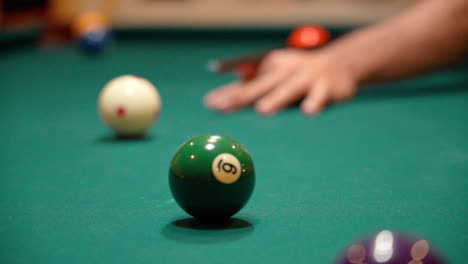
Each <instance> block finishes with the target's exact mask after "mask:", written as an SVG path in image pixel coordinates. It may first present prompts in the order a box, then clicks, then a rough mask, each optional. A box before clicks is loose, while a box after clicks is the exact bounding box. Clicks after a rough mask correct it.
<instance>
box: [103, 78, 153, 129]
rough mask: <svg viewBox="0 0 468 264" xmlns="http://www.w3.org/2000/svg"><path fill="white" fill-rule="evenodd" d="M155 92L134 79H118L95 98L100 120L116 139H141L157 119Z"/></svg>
mask: <svg viewBox="0 0 468 264" xmlns="http://www.w3.org/2000/svg"><path fill="white" fill-rule="evenodd" d="M161 107H162V102H161V97H160V96H159V92H158V89H157V88H156V86H154V85H153V84H152V83H151V82H150V81H149V80H147V79H145V78H143V77H140V76H136V75H129V74H126V75H121V76H118V77H115V78H114V79H112V80H110V81H109V82H108V83H107V84H106V85H104V87H103V88H102V90H101V92H100V94H99V98H98V110H99V115H100V117H101V119H102V120H103V121H104V123H105V124H106V125H108V126H109V127H110V128H111V129H112V130H113V131H114V132H115V134H116V135H118V136H120V137H141V136H143V135H144V134H145V132H146V131H147V130H148V129H149V128H150V127H151V125H153V124H154V123H155V122H156V121H157V120H158V118H159V114H160V112H161Z"/></svg>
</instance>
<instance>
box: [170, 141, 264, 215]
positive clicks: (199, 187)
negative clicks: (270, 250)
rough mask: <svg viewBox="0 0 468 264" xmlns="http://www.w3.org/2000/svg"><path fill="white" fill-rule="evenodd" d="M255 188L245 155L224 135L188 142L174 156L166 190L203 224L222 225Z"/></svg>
mask: <svg viewBox="0 0 468 264" xmlns="http://www.w3.org/2000/svg"><path fill="white" fill-rule="evenodd" d="M254 185H255V169H254V165H253V161H252V158H251V157H250V154H249V153H248V151H247V150H246V149H245V148H244V146H242V145H241V144H240V143H239V142H238V141H236V140H235V139H233V138H230V137H228V136H225V135H220V134H204V135H200V136H196V137H194V138H191V139H190V140H188V141H187V142H185V143H184V144H182V146H180V147H179V149H178V150H177V151H176V153H175V154H174V157H173V158H172V161H171V166H170V169H169V186H170V188H171V192H172V195H173V196H174V199H175V200H176V202H177V203H178V204H179V205H180V207H182V209H184V210H185V211H186V212H187V213H188V214H190V215H192V216H193V217H195V218H197V219H199V220H203V221H222V220H226V219H229V218H230V217H231V216H233V215H234V214H236V213H237V212H238V211H239V210H241V209H242V207H243V206H244V205H245V204H246V203H247V201H248V200H249V198H250V196H251V195H252V192H253V189H254Z"/></svg>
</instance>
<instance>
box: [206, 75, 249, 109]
mask: <svg viewBox="0 0 468 264" xmlns="http://www.w3.org/2000/svg"><path fill="white" fill-rule="evenodd" d="M241 85H242V82H240V81H235V82H232V83H229V84H227V85H224V86H221V87H219V88H217V89H215V90H212V91H211V92H209V93H208V94H206V95H205V97H204V98H203V101H204V103H205V105H206V106H207V107H210V108H218V107H220V106H221V103H222V101H223V98H225V97H229V95H230V94H232V93H233V92H234V91H235V90H236V89H239V87H240V86H241Z"/></svg>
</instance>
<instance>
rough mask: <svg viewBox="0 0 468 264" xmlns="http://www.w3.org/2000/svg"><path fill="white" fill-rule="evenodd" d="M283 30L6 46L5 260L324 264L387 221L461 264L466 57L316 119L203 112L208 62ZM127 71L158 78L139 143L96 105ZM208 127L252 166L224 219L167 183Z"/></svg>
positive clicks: (259, 45)
mask: <svg viewBox="0 0 468 264" xmlns="http://www.w3.org/2000/svg"><path fill="white" fill-rule="evenodd" d="M344 31H346V29H337V30H335V31H334V34H335V35H339V34H341V33H342V32H344ZM286 36H287V30H283V29H278V30H262V31H256V30H234V29H231V30H219V29H213V30H174V29H165V30H152V29H144V30H143V29H139V30H132V29H130V30H120V31H116V32H115V41H114V43H113V45H112V46H111V47H109V49H108V50H106V51H105V52H103V53H101V54H97V55H88V54H86V53H84V52H83V51H82V50H80V49H79V48H77V47H76V45H74V44H73V43H67V44H63V45H58V46H54V47H48V48H43V47H40V46H38V45H37V43H36V42H35V41H33V40H34V39H35V38H34V37H30V38H25V41H22V42H17V43H15V44H14V45H1V49H0V109H1V119H2V121H1V122H0V131H1V132H0V147H1V150H0V263H8V264H13V263H28V264H30V263H50V264H52V263H57V264H58V263H60V264H63V263H69V264H72V263H80V264H82V263H112V264H115V263H224V264H228V263H270V264H272V263H333V262H334V260H335V259H336V257H337V256H338V255H339V254H340V253H342V252H343V250H345V249H346V248H347V247H348V246H349V245H350V244H351V243H352V242H353V241H355V240H357V239H359V238H361V237H363V236H365V235H367V234H370V233H373V232H376V231H378V230H383V229H390V230H396V231H400V232H404V233H408V234H413V235H416V236H418V237H422V238H425V239H427V240H429V241H430V243H431V245H432V246H434V247H435V248H437V249H438V250H439V251H440V252H442V253H443V254H444V255H445V256H446V258H447V259H448V260H449V262H450V263H465V261H466V259H467V258H468V255H467V253H466V252H467V250H468V207H467V205H468V189H467V186H468V112H467V110H468V67H467V64H466V63H463V62H462V63H460V64H457V65H453V66H451V67H448V68H446V69H443V70H440V71H437V72H434V73H431V74H426V75H424V76H420V77H417V78H414V79H410V80H404V81H400V82H395V83H391V84H382V85H374V86H369V87H363V89H362V90H361V92H360V93H359V95H358V96H357V98H355V100H353V101H351V102H349V103H346V104H341V105H336V106H333V107H330V108H328V109H327V110H326V111H324V112H323V113H321V114H320V115H318V116H316V117H305V116H303V115H302V114H301V112H300V110H299V109H298V107H297V106H292V107H290V108H288V109H287V110H285V111H283V112H281V113H279V114H277V115H275V116H273V117H269V118H265V117H261V116H259V115H257V114H256V113H255V112H254V111H253V110H252V109H250V108H248V109H245V110H242V111H239V112H236V113H233V114H229V115H222V114H218V113H216V112H213V111H211V110H209V109H207V108H205V107H204V106H203V104H202V97H203V95H204V94H205V93H207V92H208V91H209V90H211V89H213V88H215V87H217V86H219V85H222V84H224V83H226V82H228V81H230V80H232V79H234V78H235V76H233V75H222V76H217V75H212V74H210V73H208V72H207V71H206V69H205V63H206V62H207V61H208V60H210V59H213V58H218V57H227V56H231V55H236V54H242V53H245V52H251V51H255V50H263V49H265V48H267V47H270V46H276V45H278V44H281V43H283V42H284V40H285V38H286ZM6 39H8V38H6ZM13 39H15V38H13ZM15 41H16V40H15ZM127 73H131V74H137V75H140V76H143V77H146V78H148V79H149V80H150V81H152V82H153V83H154V84H155V85H156V86H157V87H158V89H159V92H160V94H161V97H162V101H163V107H162V112H161V116H160V119H159V121H158V122H157V124H156V125H155V126H153V127H152V128H151V130H150V131H149V132H148V133H147V136H146V137H143V138H141V139H134V140H122V139H118V138H116V137H114V136H113V135H112V132H111V131H110V130H109V129H108V128H107V127H106V126H105V125H104V124H103V123H102V122H101V121H100V119H99V115H98V113H97V96H98V93H99V91H100V89H101V88H102V87H103V85H104V84H105V83H106V82H107V81H109V80H110V79H112V78H113V77H116V76H118V75H121V74H127ZM203 133H222V134H225V135H229V136H231V137H233V138H235V139H237V140H239V141H240V142H241V143H242V144H243V145H244V146H245V147H246V148H247V149H248V150H249V152H250V154H251V156H252V158H253V161H254V164H255V170H256V185H255V190H254V192H253V195H252V197H251V199H250V200H249V202H248V203H247V205H246V206H245V207H244V208H243V210H241V211H240V212H239V213H238V214H236V215H235V217H234V218H233V219H232V220H231V221H230V222H229V223H227V224H224V225H204V224H199V223H197V222H195V221H193V220H192V219H191V218H190V217H189V216H188V215H187V214H186V213H185V212H184V211H183V210H182V209H181V208H180V207H179V206H178V205H177V203H176V202H175V201H174V199H173V198H172V196H171V193H170V190H169V185H168V170H169V164H170V161H171V158H172V156H173V154H174V153H175V151H176V150H177V148H178V147H179V146H180V145H181V144H182V143H183V142H184V141H185V140H187V139H189V138H191V137H193V136H195V135H198V134H203Z"/></svg>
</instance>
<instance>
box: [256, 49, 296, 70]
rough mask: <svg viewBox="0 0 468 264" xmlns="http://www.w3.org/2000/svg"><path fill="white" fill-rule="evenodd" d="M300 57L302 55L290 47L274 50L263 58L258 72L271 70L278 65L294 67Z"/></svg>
mask: <svg viewBox="0 0 468 264" xmlns="http://www.w3.org/2000/svg"><path fill="white" fill-rule="evenodd" d="M298 58H300V56H299V53H298V52H297V51H293V50H288V49H279V50H274V51H272V52H270V53H268V54H267V55H266V56H265V58H264V59H263V60H262V62H261V63H260V65H259V66H258V69H257V74H262V73H264V72H269V71H272V70H273V69H275V68H278V67H281V68H286V67H292V66H294V65H295V64H296V63H297V59H298Z"/></svg>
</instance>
